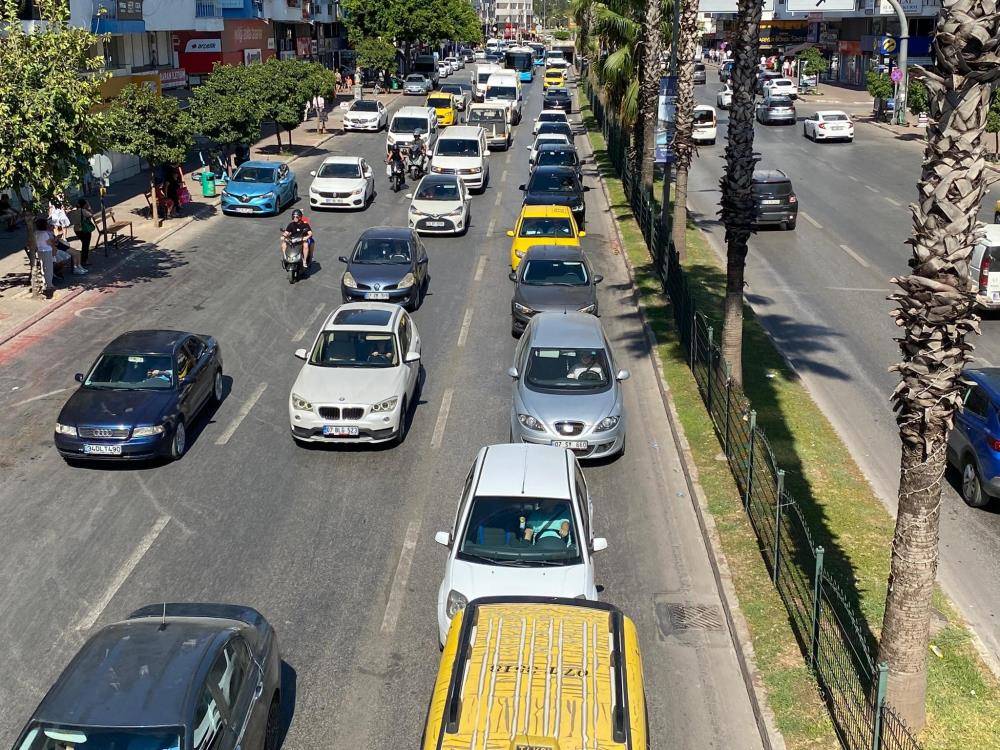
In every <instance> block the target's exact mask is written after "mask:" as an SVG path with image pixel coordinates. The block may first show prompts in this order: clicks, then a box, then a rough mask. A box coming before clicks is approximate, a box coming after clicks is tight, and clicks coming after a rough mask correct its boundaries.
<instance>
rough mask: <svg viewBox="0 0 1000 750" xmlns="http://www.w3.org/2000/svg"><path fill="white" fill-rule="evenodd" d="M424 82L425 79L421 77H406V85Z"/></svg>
mask: <svg viewBox="0 0 1000 750" xmlns="http://www.w3.org/2000/svg"><path fill="white" fill-rule="evenodd" d="M426 80H427V79H426V78H424V77H423V76H421V75H412V76H406V82H407V83H425V82H426Z"/></svg>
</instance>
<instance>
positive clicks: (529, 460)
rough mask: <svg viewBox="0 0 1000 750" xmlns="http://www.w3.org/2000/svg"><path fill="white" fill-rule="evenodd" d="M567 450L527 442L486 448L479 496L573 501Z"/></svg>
mask: <svg viewBox="0 0 1000 750" xmlns="http://www.w3.org/2000/svg"><path fill="white" fill-rule="evenodd" d="M569 455H570V453H569V450H568V449H566V448H554V447H552V446H551V445H530V444H527V443H520V444H505V445H490V446H487V447H486V448H483V457H482V464H481V469H480V472H479V481H478V483H477V484H476V495H479V496H494V497H504V496H511V495H513V496H521V497H555V498H569V497H570V496H571V490H570V466H569V461H568V456H569Z"/></svg>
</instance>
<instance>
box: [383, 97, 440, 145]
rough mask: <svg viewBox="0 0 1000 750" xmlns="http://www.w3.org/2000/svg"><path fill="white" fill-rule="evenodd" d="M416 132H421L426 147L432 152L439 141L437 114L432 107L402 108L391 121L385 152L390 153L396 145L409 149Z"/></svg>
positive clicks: (386, 136)
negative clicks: (436, 141) (435, 143)
mask: <svg viewBox="0 0 1000 750" xmlns="http://www.w3.org/2000/svg"><path fill="white" fill-rule="evenodd" d="M416 130H419V131H420V134H421V136H420V137H421V138H422V139H423V141H424V146H426V148H427V151H428V152H430V150H431V149H432V148H434V141H435V140H437V130H438V124H437V113H436V112H435V111H434V110H433V109H432V108H430V107H418V106H414V107H400V108H399V109H398V110H396V113H395V114H394V115H393V116H392V119H391V120H390V121H389V128H388V130H387V131H386V134H385V152H386V153H389V150H390V149H391V148H392V146H393V144H396V143H398V144H400V146H402V147H403V148H406V149H408V148H409V147H410V143H411V142H412V141H413V133H414V131H416Z"/></svg>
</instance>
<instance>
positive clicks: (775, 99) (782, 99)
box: [768, 96, 792, 107]
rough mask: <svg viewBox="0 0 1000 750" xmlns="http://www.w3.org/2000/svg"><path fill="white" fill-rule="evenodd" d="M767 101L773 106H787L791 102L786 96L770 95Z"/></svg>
mask: <svg viewBox="0 0 1000 750" xmlns="http://www.w3.org/2000/svg"><path fill="white" fill-rule="evenodd" d="M768 101H769V103H770V104H771V106H773V107H788V106H791V104H792V100H791V99H789V98H788V97H787V96H772V97H771V98H770V99H769V100H768Z"/></svg>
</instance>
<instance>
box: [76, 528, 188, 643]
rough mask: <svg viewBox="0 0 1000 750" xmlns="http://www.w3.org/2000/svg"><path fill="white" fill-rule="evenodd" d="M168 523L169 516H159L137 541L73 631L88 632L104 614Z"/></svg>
mask: <svg viewBox="0 0 1000 750" xmlns="http://www.w3.org/2000/svg"><path fill="white" fill-rule="evenodd" d="M169 522H170V516H160V517H159V518H157V519H156V522H155V523H154V524H153V526H152V528H151V529H150V530H149V531H147V532H146V535H145V536H144V537H143V538H142V539H140V540H139V544H138V545H137V546H136V548H135V549H134V550H132V554H131V555H129V556H128V558H127V559H126V560H125V562H123V563H122V565H121V567H120V568H118V572H116V573H115V576H114V578H112V579H111V583H109V584H108V587H107V588H106V589H105V590H104V594H102V595H101V598H100V599H98V600H97V601H96V602H95V603H94V606H92V607H91V608H90V609H89V610H87V613H86V614H85V615H84V616H83V617H82V618H80V620H79V621H78V622H77V623H76V625H74V626H73V629H74V630H89V629H90V628H92V627H93V626H94V623H95V622H97V618H99V617H100V616H101V613H102V612H104V608H105V607H107V606H108V604H110V603H111V600H112V599H114V597H115V594H117V593H118V589H120V588H121V587H122V584H123V583H125V581H126V580H127V579H128V577H129V576H130V575H132V571H133V570H135V568H136V566H137V565H138V564H139V561H140V560H142V558H143V556H144V555H145V554H146V553H147V552H148V551H149V548H150V547H152V546H153V542H155V541H156V537H158V536H159V535H160V532H161V531H163V527H164V526H166V525H167V524H168V523H169Z"/></svg>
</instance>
